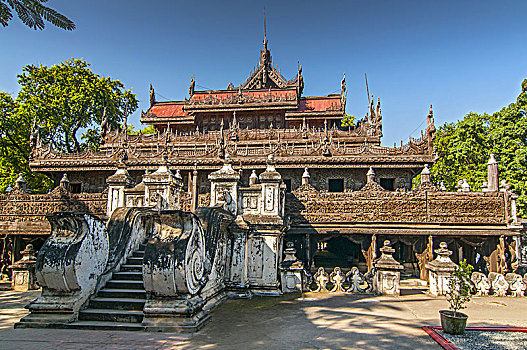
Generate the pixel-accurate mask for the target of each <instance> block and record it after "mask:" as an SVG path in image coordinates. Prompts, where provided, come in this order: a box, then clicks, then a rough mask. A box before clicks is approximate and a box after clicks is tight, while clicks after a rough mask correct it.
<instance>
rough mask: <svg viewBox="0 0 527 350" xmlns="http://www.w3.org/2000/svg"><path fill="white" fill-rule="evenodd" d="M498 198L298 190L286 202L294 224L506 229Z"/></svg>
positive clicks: (489, 194)
mask: <svg viewBox="0 0 527 350" xmlns="http://www.w3.org/2000/svg"><path fill="white" fill-rule="evenodd" d="M508 207H509V205H508V204H507V202H506V200H505V195H504V193H503V192H487V193H483V192H439V191H438V192H435V191H434V192H431V191H409V192H389V191H382V192H377V191H355V192H342V193H334V192H325V191H316V190H315V189H314V188H313V187H311V186H303V187H301V188H299V189H298V190H296V191H294V192H293V193H288V194H287V198H286V215H287V216H290V218H291V219H292V223H293V224H306V223H311V224H315V223H334V222H353V223H375V222H385V223H435V224H444V223H448V224H456V223H460V224H498V225H499V224H503V225H505V224H507V223H508V222H507V220H508V217H507V212H508V210H509V209H508Z"/></svg>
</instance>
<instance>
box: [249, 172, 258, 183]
mask: <svg viewBox="0 0 527 350" xmlns="http://www.w3.org/2000/svg"><path fill="white" fill-rule="evenodd" d="M256 182H258V175H256V171H254V170H253V172H252V173H251V176H249V186H253V185H256Z"/></svg>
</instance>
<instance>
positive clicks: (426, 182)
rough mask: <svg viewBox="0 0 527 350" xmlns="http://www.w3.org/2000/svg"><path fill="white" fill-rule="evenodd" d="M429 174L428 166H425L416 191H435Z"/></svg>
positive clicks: (435, 188)
mask: <svg viewBox="0 0 527 350" xmlns="http://www.w3.org/2000/svg"><path fill="white" fill-rule="evenodd" d="M430 174H431V173H430V169H429V168H428V164H425V167H424V168H423V171H421V183H420V184H419V187H417V191H437V187H436V185H434V184H433V183H432V181H431V180H430Z"/></svg>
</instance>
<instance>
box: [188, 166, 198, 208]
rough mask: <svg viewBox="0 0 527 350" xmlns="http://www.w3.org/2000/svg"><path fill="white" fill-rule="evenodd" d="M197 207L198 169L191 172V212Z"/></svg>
mask: <svg viewBox="0 0 527 350" xmlns="http://www.w3.org/2000/svg"><path fill="white" fill-rule="evenodd" d="M189 176H190V175H189ZM197 207H199V193H198V169H194V171H192V203H191V208H192V211H195V210H196V208H197Z"/></svg>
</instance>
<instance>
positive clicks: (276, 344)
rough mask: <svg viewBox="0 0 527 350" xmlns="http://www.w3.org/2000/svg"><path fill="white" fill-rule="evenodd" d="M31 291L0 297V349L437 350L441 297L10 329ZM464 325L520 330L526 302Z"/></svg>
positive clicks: (234, 304)
mask: <svg viewBox="0 0 527 350" xmlns="http://www.w3.org/2000/svg"><path fill="white" fill-rule="evenodd" d="M36 295H38V292H31V293H14V292H10V291H9V292H6V291H1V292H0V349H3V350H7V349H39V350H44V349H98V350H102V349H198V348H199V349H413V350H416V349H440V348H439V346H438V345H437V344H436V343H435V342H434V341H432V340H431V339H430V338H429V337H428V336H427V335H426V334H425V333H424V332H423V331H422V330H421V328H420V327H421V326H423V325H438V324H439V318H438V317H439V316H438V312H437V311H438V310H439V309H444V308H447V306H448V305H447V302H446V301H445V299H444V298H432V297H430V296H427V295H425V294H422V293H417V294H411V295H405V296H401V297H394V298H389V297H373V296H367V297H361V296H350V295H316V294H307V295H305V296H304V297H303V298H299V297H292V296H284V297H280V298H253V299H250V300H228V301H226V302H225V303H223V304H222V305H220V306H219V307H218V308H217V309H216V310H215V311H214V312H213V316H212V320H211V321H210V323H208V324H207V325H206V326H205V327H204V328H203V329H202V330H201V331H200V332H198V333H195V334H176V333H146V332H110V331H78V330H53V329H13V328H12V325H13V324H14V323H15V322H16V321H17V320H18V319H19V317H20V316H22V315H24V314H25V313H26V312H25V310H24V309H23V305H25V304H26V303H27V302H28V301H29V300H31V299H32V298H34V297H35V296H36ZM465 311H466V313H468V314H469V316H470V318H469V324H470V325H471V326H476V325H481V326H482V325H502V326H527V316H526V315H527V297H523V298H512V297H502V298H498V297H481V298H473V300H472V301H471V302H470V303H469V307H468V309H467V310H465Z"/></svg>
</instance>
